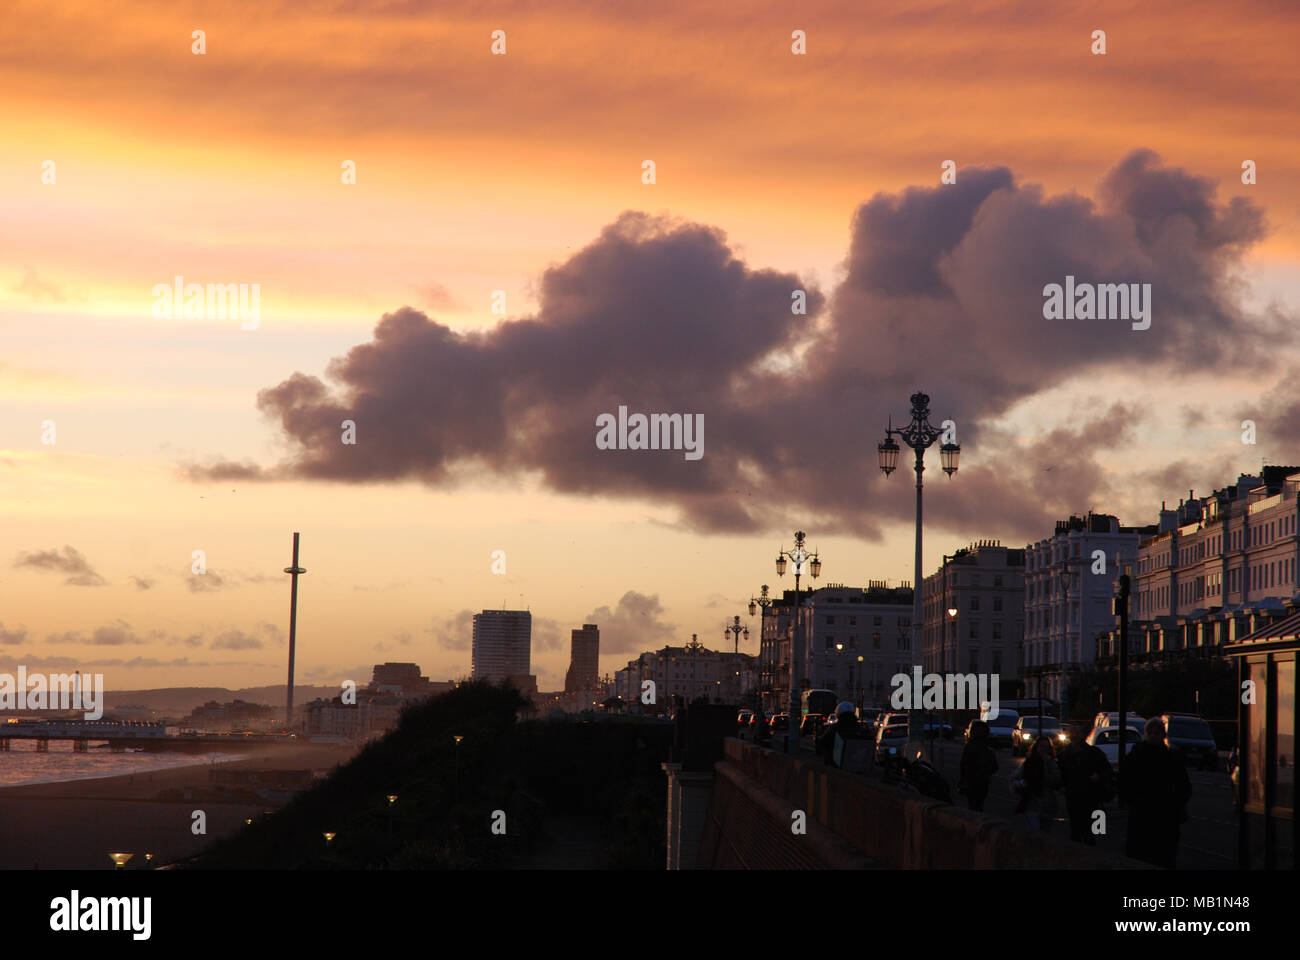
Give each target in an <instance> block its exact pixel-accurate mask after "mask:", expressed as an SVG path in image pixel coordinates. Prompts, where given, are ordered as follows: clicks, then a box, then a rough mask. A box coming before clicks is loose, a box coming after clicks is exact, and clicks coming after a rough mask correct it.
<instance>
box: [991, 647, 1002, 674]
mask: <svg viewBox="0 0 1300 960" xmlns="http://www.w3.org/2000/svg"><path fill="white" fill-rule="evenodd" d="M993 672H994V673H1001V672H1002V651H1001V650H994V651H993Z"/></svg>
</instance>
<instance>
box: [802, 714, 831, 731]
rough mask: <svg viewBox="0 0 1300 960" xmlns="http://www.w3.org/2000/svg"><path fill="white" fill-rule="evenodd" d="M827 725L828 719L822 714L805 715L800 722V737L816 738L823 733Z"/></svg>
mask: <svg viewBox="0 0 1300 960" xmlns="http://www.w3.org/2000/svg"><path fill="white" fill-rule="evenodd" d="M825 725H826V718H825V717H824V716H822V715H821V714H820V713H805V714H804V715H803V719H802V720H800V721H799V736H801V737H815V736H817V734H819V733H821V732H822V727H823V726H825Z"/></svg>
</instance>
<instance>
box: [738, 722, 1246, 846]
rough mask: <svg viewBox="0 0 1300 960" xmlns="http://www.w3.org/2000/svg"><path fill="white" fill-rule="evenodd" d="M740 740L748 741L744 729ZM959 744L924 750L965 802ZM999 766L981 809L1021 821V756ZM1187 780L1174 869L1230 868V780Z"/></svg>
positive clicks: (1111, 814) (1109, 834) (1116, 835)
mask: <svg viewBox="0 0 1300 960" xmlns="http://www.w3.org/2000/svg"><path fill="white" fill-rule="evenodd" d="M741 739H744V740H747V741H750V740H752V737H751V736H750V735H749V733H748V731H745V732H744V733H743V734H742V737H741ZM963 746H964V744H963V742H962V741H961V740H960V739H959V738H954V739H952V740H943V739H937V740H927V741H926V747H927V752H928V753H929V754H930V756H931V761H932V762H933V763H934V766H935V767H936V769H938V770H939V771H940V772H942V773H943V775H944V777H945V778H946V779H947V780H948V785H949V787H951V789H952V794H953V799H954V802H955V803H956V804H957V805H959V806H963V807H964V806H966V797H965V795H963V794H960V793H958V792H957V781H958V778H959V774H960V767H961V752H962V748H963ZM776 748H777V749H778V750H781V751H782V752H784V744H783V743H779V742H778V743H777V744H776ZM799 752H800V755H801V756H807V757H815V756H816V751H815V750H814V748H813V740H812V738H811V737H804V738H802V740H801V742H800V749H799ZM995 752H996V754H997V758H998V770H997V773H995V774H994V775H993V782H992V784H991V786H990V789H989V795H988V797H987V798H986V799H985V802H984V812H985V813H986V814H988V815H989V816H992V817H997V818H999V819H1004V820H1010V821H1012V822H1016V821H1020V822H1022V823H1023V822H1024V819H1025V818H1024V816H1023V815H1017V814H1016V812H1015V808H1016V804H1017V802H1018V799H1019V798H1018V797H1016V795H1015V794H1013V793H1012V791H1011V780H1012V778H1013V777H1014V776H1015V773H1016V771H1017V770H1019V769H1020V765H1021V764H1022V763H1024V760H1023V758H1021V757H1013V756H1012V755H1011V750H1010V749H1009V748H1006V747H1003V748H1000V749H997V750H996V751H995ZM1221 760H1222V758H1221ZM1187 776H1188V779H1189V780H1190V781H1191V784H1192V799H1191V802H1190V803H1189V804H1188V806H1187V813H1188V819H1187V822H1186V823H1184V824H1183V826H1182V831H1181V837H1180V840H1179V844H1178V868H1179V869H1182V870H1235V869H1236V868H1237V815H1236V811H1235V809H1234V807H1233V802H1232V783H1231V781H1230V780H1229V779H1228V774H1227V772H1226V771H1225V770H1224V764H1223V763H1222V762H1220V764H1219V769H1218V770H1214V771H1201V770H1189V771H1188V772H1187ZM1060 801H1061V802H1060V810H1061V816H1060V817H1059V818H1058V819H1057V820H1056V822H1054V823H1053V824H1052V825H1051V827H1050V828H1049V831H1050V832H1051V833H1053V834H1055V835H1057V836H1060V837H1062V838H1065V839H1068V838H1069V836H1070V825H1069V821H1068V820H1067V819H1066V816H1065V795H1064V793H1062V794H1061V795H1060ZM1103 809H1104V810H1105V811H1106V824H1105V827H1106V832H1105V833H1104V834H1102V835H1099V836H1098V837H1097V848H1098V849H1099V850H1105V851H1108V852H1111V853H1116V854H1120V855H1123V853H1124V843H1125V834H1126V831H1127V827H1128V813H1127V811H1125V810H1124V808H1123V807H1121V806H1120V805H1119V802H1118V801H1117V800H1112V801H1111V802H1110V803H1108V804H1107V805H1106V806H1105V807H1104V808H1103Z"/></svg>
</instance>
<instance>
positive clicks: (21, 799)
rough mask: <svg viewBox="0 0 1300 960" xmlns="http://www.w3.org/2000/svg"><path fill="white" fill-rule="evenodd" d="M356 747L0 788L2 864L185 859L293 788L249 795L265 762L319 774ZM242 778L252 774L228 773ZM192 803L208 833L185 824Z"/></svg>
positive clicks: (82, 866)
mask: <svg viewBox="0 0 1300 960" xmlns="http://www.w3.org/2000/svg"><path fill="white" fill-rule="evenodd" d="M357 749H358V747H357V745H355V744H304V745H302V746H296V745H295V746H292V747H283V748H268V749H267V750H265V751H259V752H257V753H250V754H249V755H248V756H247V757H242V758H240V759H238V760H231V761H227V762H224V763H220V764H212V763H210V762H208V761H207V760H204V761H201V762H199V763H195V764H191V765H186V766H179V767H171V768H168V769H165V770H153V771H148V772H143V773H134V774H127V775H122V776H114V777H103V778H99V779H87V780H68V781H61V782H57V783H34V784H25V785H21V786H12V787H4V788H0V869H8V870H31V869H42V870H45V869H65V870H66V869H73V870H111V869H113V863H112V861H110V860H109V857H108V854H109V853H110V852H127V853H133V854H135V856H134V857H133V858H132V859H131V861H130V862H129V863H128V865H127V867H126V869H129V870H130V869H148V868H150V867H156V866H160V865H163V864H166V863H170V862H175V861H178V860H184V859H187V858H189V857H192V856H194V855H196V854H197V853H199V852H200V851H201V850H203V849H204V848H205V847H206V846H208V845H209V844H210V843H211V842H212V841H213V840H214V839H216V838H217V837H221V836H225V835H227V834H230V833H233V832H235V831H237V830H239V829H240V828H242V827H243V826H244V820H245V819H246V818H249V817H260V816H262V815H263V814H264V812H265V811H267V810H274V809H276V808H277V807H278V806H280V805H282V804H283V802H284V800H285V799H287V796H288V795H289V794H290V793H291V792H292V790H293V789H300V785H298V786H294V787H292V788H283V789H274V790H273V795H271V796H270V797H268V798H262V797H256V796H253V794H255V793H256V792H257V791H258V790H262V791H264V792H265V791H266V790H267V789H269V788H271V789H273V788H274V781H275V780H276V779H277V778H274V777H272V775H271V772H272V771H308V770H310V771H314V772H317V773H323V772H326V771H329V770H330V769H332V768H333V767H334V766H336V765H337V764H340V763H345V762H346V761H347V760H349V759H350V758H351V757H352V756H353V755H354V754H355V753H356V751H357ZM214 769H219V770H220V771H222V772H221V774H220V776H221V778H222V781H223V782H222V783H214V782H213V779H212V773H211V772H210V771H212V770H214ZM252 775H256V776H257V780H256V781H253V780H252ZM241 778H243V779H244V780H246V781H249V782H243V783H230V782H229V781H235V780H239V779H241ZM290 779H292V778H290ZM258 781H260V782H258ZM195 810H202V811H203V812H204V814H205V815H206V819H207V833H206V835H201V836H200V835H196V834H194V832H193V831H192V829H191V827H192V824H193V823H194V819H193V817H192V814H193V811H195ZM146 853H152V854H153V855H154V858H153V860H152V861H146V859H145V854H146Z"/></svg>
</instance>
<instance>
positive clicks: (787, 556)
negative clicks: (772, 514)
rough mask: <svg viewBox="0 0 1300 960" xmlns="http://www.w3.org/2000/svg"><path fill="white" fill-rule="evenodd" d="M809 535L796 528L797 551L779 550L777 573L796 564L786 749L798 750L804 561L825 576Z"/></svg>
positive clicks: (800, 712) (812, 569)
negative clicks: (811, 549) (808, 543)
mask: <svg viewBox="0 0 1300 960" xmlns="http://www.w3.org/2000/svg"><path fill="white" fill-rule="evenodd" d="M806 536H807V534H805V533H804V532H803V531H802V530H796V531H795V534H794V549H793V550H778V551H777V554H776V575H777V576H778V577H784V576H785V565H786V562H787V561H789V562H790V563H793V564H794V620H793V623H792V627H791V633H790V720H789V722H788V723H787V724H786V734H785V743H786V752H787V753H796V752H797V751H798V750H799V721H800V720H801V719H802V713H803V710H802V709H801V706H800V699H799V698H800V689H799V688H800V685H801V683H802V681H803V635H802V634H801V633H800V632H799V578H800V577H801V576H802V575H803V568H804V564H807V565H808V571H809V573H811V574H812V575H813V579H816V578H817V577H819V576H821V572H822V562H821V559H820V558H819V557H818V556H817V553H816V552H813V553H809V552H808V551H807V550H805V549H804V539H805V537H806Z"/></svg>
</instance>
